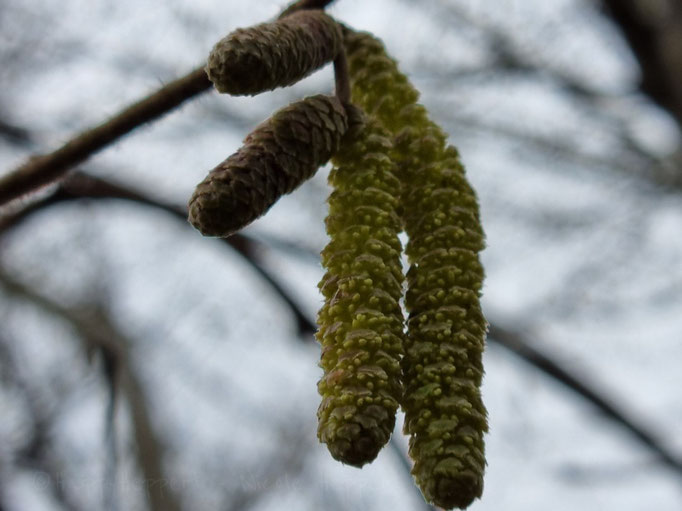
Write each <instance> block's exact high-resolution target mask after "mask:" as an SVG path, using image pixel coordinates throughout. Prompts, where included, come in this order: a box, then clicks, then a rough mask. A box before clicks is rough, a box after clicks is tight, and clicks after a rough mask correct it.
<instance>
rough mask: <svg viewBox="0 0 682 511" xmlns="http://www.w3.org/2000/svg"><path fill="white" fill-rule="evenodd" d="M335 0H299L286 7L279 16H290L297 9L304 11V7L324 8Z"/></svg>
mask: <svg viewBox="0 0 682 511" xmlns="http://www.w3.org/2000/svg"><path fill="white" fill-rule="evenodd" d="M333 1H334V0H298V1H297V2H294V3H293V4H291V5H290V6H289V7H287V8H286V9H284V11H282V14H280V15H279V17H280V18H283V17H285V16H289V14H292V13H294V12H296V11H302V10H304V9H324V8H325V7H327V6H328V5H329V4H331V3H332V2H333Z"/></svg>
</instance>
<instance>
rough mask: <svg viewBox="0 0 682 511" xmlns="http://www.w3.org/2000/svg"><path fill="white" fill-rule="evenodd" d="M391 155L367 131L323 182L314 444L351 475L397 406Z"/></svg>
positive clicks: (382, 440)
mask: <svg viewBox="0 0 682 511" xmlns="http://www.w3.org/2000/svg"><path fill="white" fill-rule="evenodd" d="M348 138H351V137H348ZM390 149H391V142H390V139H389V138H388V137H387V133H386V132H385V130H383V129H382V128H381V127H380V126H379V125H378V123H376V122H371V121H370V122H368V123H367V124H365V125H364V127H363V128H362V129H361V130H360V133H359V135H357V136H355V137H353V138H352V140H350V141H349V140H348V139H346V142H344V144H343V145H342V147H341V149H340V150H339V152H337V153H336V155H335V156H334V157H333V160H332V161H333V163H334V165H335V167H334V169H333V170H332V171H331V173H330V176H329V182H330V184H331V185H332V187H333V192H332V193H331V195H330V197H329V215H328V217H327V220H326V225H327V232H328V234H329V236H330V241H329V244H328V245H327V247H326V248H325V249H324V250H323V252H322V264H323V265H324V267H325V268H326V269H327V272H326V274H325V275H324V277H323V278H322V280H321V282H320V284H319V287H320V290H321V291H322V294H323V295H324V298H325V302H324V305H323V306H322V309H321V310H320V313H319V315H318V325H319V331H318V332H317V339H318V341H319V342H320V344H321V345H322V357H321V361H320V365H321V366H322V368H323V369H324V375H323V377H322V379H321V380H320V381H319V383H318V390H319V392H320V394H321V396H322V402H321V404H320V407H319V410H318V419H319V426H318V436H319V438H320V441H321V442H324V443H326V444H327V447H328V449H329V451H330V452H331V454H332V456H333V457H334V458H335V459H337V460H340V461H342V462H343V463H346V464H349V465H354V466H357V467H360V466H362V465H364V464H365V463H368V462H370V461H372V460H373V459H374V458H375V457H376V456H377V454H378V453H379V450H380V449H381V448H382V447H383V446H384V445H385V444H386V442H387V441H388V440H389V438H390V436H391V433H392V431H393V428H394V425H395V414H396V411H397V409H398V406H399V401H400V399H401V396H402V385H401V382H400V373H401V368H400V357H401V356H402V353H403V315H402V310H401V307H400V304H399V300H400V298H401V295H402V283H403V278H404V277H403V271H402V267H401V260H400V254H401V248H402V247H401V243H400V240H399V239H398V232H399V231H400V219H399V217H398V215H397V213H396V208H397V206H398V197H397V196H398V192H399V190H400V182H399V181H398V179H397V178H396V177H395V175H394V164H393V162H392V161H391V159H390V158H389V151H390Z"/></svg>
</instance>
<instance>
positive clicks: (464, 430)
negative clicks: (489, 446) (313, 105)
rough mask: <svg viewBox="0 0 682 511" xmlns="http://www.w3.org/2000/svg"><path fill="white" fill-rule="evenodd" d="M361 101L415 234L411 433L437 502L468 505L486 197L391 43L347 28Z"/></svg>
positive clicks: (408, 367) (479, 406) (477, 422)
mask: <svg viewBox="0 0 682 511" xmlns="http://www.w3.org/2000/svg"><path fill="white" fill-rule="evenodd" d="M344 35H345V46H346V51H347V55H348V64H349V71H350V77H351V87H352V99H353V101H354V102H355V103H357V104H358V105H360V106H361V107H362V108H364V109H365V110H366V111H367V112H369V113H371V114H372V115H374V116H376V118H377V119H379V120H380V121H381V122H382V124H383V125H384V126H385V127H386V128H388V130H389V131H390V132H391V133H392V135H393V136H394V141H395V149H394V151H393V153H392V154H393V158H394V159H395V161H396V162H397V164H398V176H399V178H400V180H401V181H402V185H403V186H402V189H403V193H402V196H401V211H402V220H403V222H404V227H405V231H406V232H407V235H408V237H409V242H408V244H407V247H406V253H407V255H408V259H409V261H410V263H411V267H410V270H409V271H408V274H407V282H408V289H407V294H406V300H405V306H406V308H407V310H408V312H409V319H408V329H407V337H406V342H405V356H404V357H403V359H402V370H403V379H404V384H405V394H404V398H403V402H402V406H403V409H404V410H405V432H406V433H408V434H410V456H411V457H412V459H413V460H414V462H415V464H414V468H413V470H412V473H413V475H414V477H415V479H416V481H417V484H418V485H419V487H420V488H421V490H422V493H423V494H424V497H425V498H426V500H427V501H429V502H432V503H434V504H436V505H438V506H441V507H443V508H447V509H450V508H453V507H458V508H465V507H467V506H468V505H469V504H471V502H472V501H473V500H474V499H475V498H477V497H480V496H481V493H482V491H483V472H484V468H485V457H484V443H483V435H484V433H485V432H486V431H487V429H488V426H487V418H486V416H487V414H486V409H485V407H484V405H483V402H482V400H481V392H480V386H481V381H482V376H483V366H482V360H481V358H482V352H483V349H484V344H485V335H486V328H487V324H486V321H485V319H484V317H483V314H482V312H481V306H480V292H481V287H482V281H483V269H482V266H481V264H480V261H479V257H478V252H479V251H481V250H482V249H483V247H484V236H483V231H482V228H481V225H480V219H479V211H478V202H477V199H476V195H475V193H474V191H473V189H472V188H471V186H470V185H469V183H468V181H467V179H466V175H465V172H464V168H463V166H462V165H461V163H460V161H459V155H458V153H457V151H456V149H455V148H454V147H451V146H446V135H445V134H444V133H443V132H442V130H441V129H440V128H439V127H438V126H437V125H436V124H434V123H433V122H432V121H431V120H430V119H429V118H428V114H427V112H426V109H425V108H424V107H423V106H421V105H419V104H417V100H418V96H419V94H418V92H417V91H416V89H414V87H413V86H412V85H411V84H410V83H409V81H408V80H407V78H406V77H405V75H403V74H402V73H401V72H400V71H399V70H398V68H397V65H396V63H395V61H394V60H393V59H391V58H390V57H389V56H388V55H387V54H386V51H385V48H384V46H383V44H382V43H381V41H379V40H377V39H376V38H374V37H373V36H371V35H370V34H366V33H356V32H352V31H350V30H346V31H345V34H344Z"/></svg>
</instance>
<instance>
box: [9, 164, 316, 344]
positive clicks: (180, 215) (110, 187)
mask: <svg viewBox="0 0 682 511" xmlns="http://www.w3.org/2000/svg"><path fill="white" fill-rule="evenodd" d="M87 199H115V200H126V201H131V202H134V203H137V204H140V205H144V206H148V207H151V208H155V209H159V210H161V211H164V212H166V213H169V214H170V215H172V216H173V217H174V218H175V219H176V220H179V221H181V222H183V224H185V225H187V227H188V228H189V227H190V225H189V223H187V211H186V209H185V208H182V207H179V206H173V205H170V204H166V203H162V202H160V201H157V200H154V199H152V198H150V197H148V196H146V195H144V194H142V193H139V192H136V191H134V190H131V189H129V188H126V187H124V186H121V185H118V184H115V183H112V182H110V181H106V180H104V179H99V178H96V177H92V176H88V175H86V174H83V173H80V172H75V173H73V174H72V175H71V176H69V178H68V179H65V180H64V181H62V182H61V183H60V184H59V186H58V188H57V189H56V190H55V191H54V192H53V193H52V194H50V195H49V196H47V197H43V198H41V199H39V200H37V201H35V202H33V203H31V204H29V205H28V206H27V207H25V208H24V209H22V210H20V211H18V212H17V213H14V214H12V215H6V216H4V217H0V236H1V235H2V234H4V233H6V232H8V231H9V230H10V229H12V228H14V227H17V226H19V225H20V224H21V223H22V222H24V221H25V220H27V219H28V218H29V217H31V216H32V215H33V214H34V213H37V212H39V211H41V210H42V209H44V208H46V207H49V206H52V205H55V204H60V203H63V202H68V201H74V200H87ZM219 241H220V242H222V243H226V244H227V245H229V246H230V247H231V248H232V249H234V250H235V251H237V253H239V254H240V255H241V256H242V257H243V258H244V260H245V261H247V262H248V263H249V265H250V266H251V267H252V268H253V269H254V270H255V271H256V272H257V273H258V274H259V275H260V276H261V277H262V278H263V279H264V280H265V281H266V282H267V283H268V284H270V286H271V287H272V288H273V290H274V291H275V293H276V294H277V295H278V296H279V297H280V298H281V299H282V300H284V301H285V302H286V304H287V305H288V306H289V308H290V309H291V311H292V312H293V314H294V317H295V318H296V322H297V327H298V333H299V335H300V336H301V337H305V336H307V335H311V334H313V333H314V332H315V331H316V330H317V327H316V326H315V323H314V322H312V321H311V320H310V319H308V318H307V317H306V315H305V314H304V313H303V312H302V311H301V307H299V305H298V304H297V303H296V301H295V300H294V298H293V297H291V295H290V294H289V293H288V292H287V291H286V290H285V289H284V288H283V286H282V285H281V284H280V283H279V282H278V281H277V280H276V279H275V278H274V277H273V276H272V274H271V273H270V272H269V271H267V269H266V268H265V266H264V265H263V264H262V263H261V262H260V261H259V260H258V253H259V252H260V249H261V247H262V246H263V244H262V243H261V242H259V241H256V240H255V239H252V238H249V237H248V236H245V235H244V234H239V233H238V234H235V235H233V236H230V237H229V238H219Z"/></svg>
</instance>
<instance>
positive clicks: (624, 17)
mask: <svg viewBox="0 0 682 511" xmlns="http://www.w3.org/2000/svg"><path fill="white" fill-rule="evenodd" d="M602 4H603V5H604V6H605V7H606V8H607V11H608V13H609V14H610V16H611V18H612V19H613V21H614V22H615V23H616V25H618V26H619V27H620V29H621V30H622V32H623V35H624V36H625V39H626V40H627V41H628V43H629V44H630V48H632V51H633V53H634V54H635V57H636V58H637V60H638V61H639V65H640V68H641V70H642V82H641V88H642V91H643V92H644V93H645V94H647V95H648V96H649V97H650V98H651V99H653V100H654V101H655V102H656V103H658V104H659V105H660V106H661V107H663V108H664V109H665V110H667V111H668V112H669V113H670V114H671V115H672V116H673V117H674V118H675V120H676V121H677V123H678V125H679V126H680V127H681V128H682V73H681V72H682V5H681V4H680V2H679V1H678V0H662V1H659V2H651V1H649V0H645V1H641V0H602Z"/></svg>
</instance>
